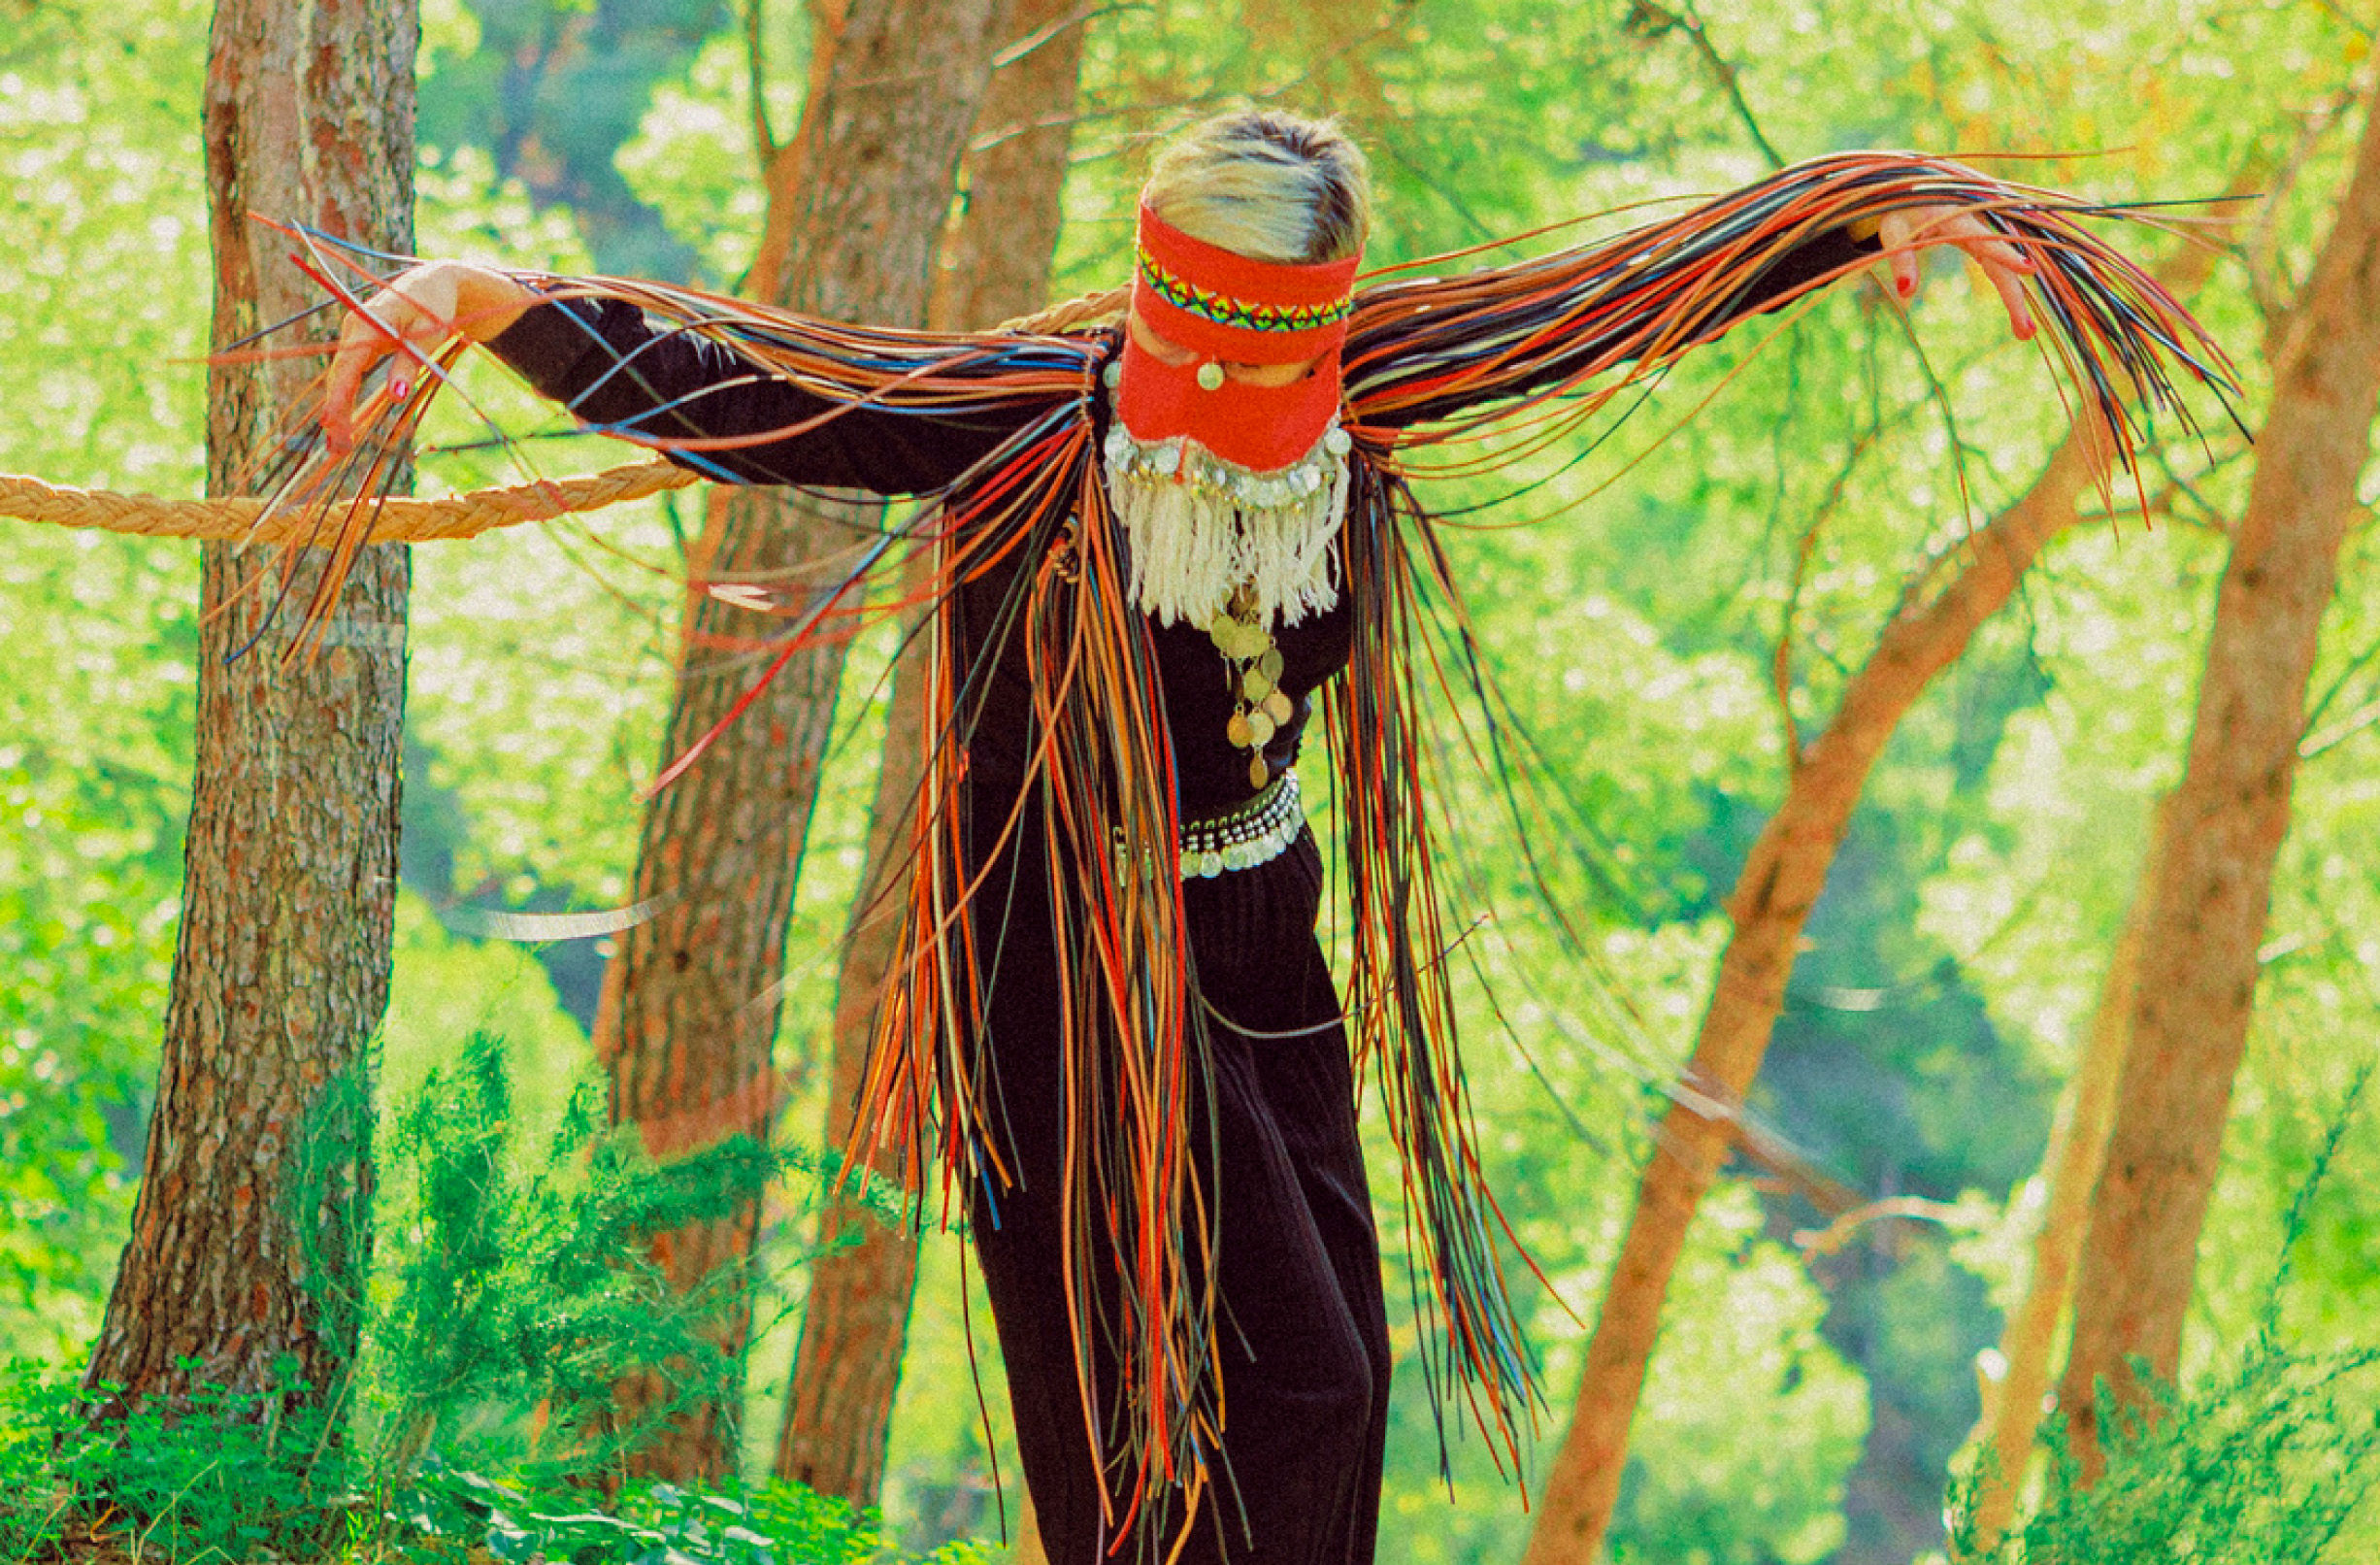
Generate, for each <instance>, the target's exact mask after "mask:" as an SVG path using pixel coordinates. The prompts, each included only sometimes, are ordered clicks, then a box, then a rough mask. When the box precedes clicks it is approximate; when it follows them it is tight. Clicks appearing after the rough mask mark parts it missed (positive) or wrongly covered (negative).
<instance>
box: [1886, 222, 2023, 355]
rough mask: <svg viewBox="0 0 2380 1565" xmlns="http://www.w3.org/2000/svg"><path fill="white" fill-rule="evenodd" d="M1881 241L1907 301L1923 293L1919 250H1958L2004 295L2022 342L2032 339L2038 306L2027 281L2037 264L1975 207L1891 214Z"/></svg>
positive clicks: (1896, 287) (1896, 284)
mask: <svg viewBox="0 0 2380 1565" xmlns="http://www.w3.org/2000/svg"><path fill="white" fill-rule="evenodd" d="M1876 241H1877V243H1878V244H1880V245H1882V246H1883V247H1884V264H1885V265H1886V266H1888V267H1890V268H1891V269H1892V275H1893V290H1894V291H1895V292H1896V293H1898V294H1899V295H1900V296H1901V298H1903V299H1906V298H1909V297H1911V296H1912V295H1914V294H1915V293H1916V292H1917V253H1918V251H1919V250H1924V249H1925V248H1926V247H1928V246H1930V245H1956V246H1958V247H1959V249H1961V250H1965V251H1966V252H1967V259H1968V260H1970V261H1972V262H1974V263H1975V269H1976V270H1977V271H1979V272H1981V273H1982V274H1983V276H1984V280H1985V281H1986V282H1988V283H1991V284H1992V286H1993V288H1994V289H1995V290H1996V291H1997V292H1998V293H1999V294H2000V304H2001V305H2003V306H2004V307H2006V309H2007V312H2008V327H2009V329H2010V330H2012V331H2014V332H2015V333H2016V335H2017V340H2018V341H2020V342H2027V341H2031V340H2032V337H2033V305H2032V303H2031V302H2030V301H2029V300H2027V299H2026V297H2025V280H2026V279H2027V278H2029V277H2031V276H2033V272H2034V271H2035V270H2036V267H2035V263H2034V261H2033V257H2032V256H2030V255H2027V254H2026V253H2025V252H2024V251H2023V250H2019V249H2017V247H2016V246H2015V245H2014V244H2012V243H2011V242H2010V241H2009V239H2008V236H2007V235H2005V234H2003V233H2001V232H2000V230H1998V229H1996V228H1993V227H1992V226H1990V225H1989V224H1987V223H1986V222H1985V221H1984V220H1983V219H1982V218H1981V217H1979V216H1976V215H1975V214H1974V213H1973V212H1972V211H1970V210H1969V209H1967V208H1965V207H1950V206H1934V207H1907V208H1903V209H1902V210H1901V211H1898V212H1888V213H1886V214H1885V215H1884V216H1883V217H1882V218H1880V219H1878V221H1877V223H1876Z"/></svg>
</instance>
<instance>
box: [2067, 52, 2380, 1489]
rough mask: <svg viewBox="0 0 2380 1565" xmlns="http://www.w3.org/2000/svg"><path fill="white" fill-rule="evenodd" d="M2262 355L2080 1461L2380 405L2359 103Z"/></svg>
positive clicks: (2379, 175)
mask: <svg viewBox="0 0 2380 1565" xmlns="http://www.w3.org/2000/svg"><path fill="white" fill-rule="evenodd" d="M2365 114H2366V120H2365V123H2364V127H2363V142H2362V145H2361V146H2360V147H2359V148H2358V150H2357V153H2356V164H2355V170H2354V173H2353V176H2352V177H2351V179H2350V180H2349V183H2348V185H2347V190H2346V193H2345V194H2344V195H2343V196H2342V197H2341V198H2340V201H2339V206H2338V212H2337V216H2336V217H2335V218H2334V219H2333V224H2332V227H2331V230H2330V237H2329V238H2328V239H2327V240H2326V241H2325V242H2324V244H2323V248H2322V252H2321V255H2320V256H2319V258H2318V259H2317V261H2316V263H2315V267H2314V274H2313V277H2312V280H2311V282H2310V283H2308V285H2307V287H2306V291H2305V294H2304V297H2303V298H2302V300H2301V301H2300V302H2299V303H2298V305H2297V309H2296V310H2295V311H2294V312H2293V314H2292V318H2291V320H2290V321H2289V324H2288V328H2287V331H2286V333H2285V335H2284V336H2283V338H2282V341H2281V344H2280V347H2279V349H2278V350H2276V351H2275V352H2274V354H2273V389H2272V402H2271V406H2270V409H2269V411H2268V412H2267V413H2266V415H2265V418H2264V429H2263V431H2262V433H2261V434H2260V435H2259V436H2258V439H2257V460H2256V476H2255V478H2254V479H2253V480H2252V481H2251V482H2250V484H2249V490H2248V502H2247V511H2246V514H2245V515H2244V516H2242V517H2241V518H2240V523H2239V527H2238V529H2237V531H2236V532H2235V533H2234V535H2233V537H2232V541H2231V560H2230V562H2229V564H2228V565H2227V566H2226V568H2225V570H2224V576H2223V584H2222V587H2221V589H2220V591H2219V593H2218V595H2217V597H2216V600H2215V625H2214V633H2213V635H2212V636H2211V637H2210V639H2209V641H2208V644H2207V650H2206V672H2205V675H2204V677H2203V679H2202V680H2201V682H2200V683H2199V687H2198V716H2197V721H2196V726H2195V728H2194V730H2193V732H2192V735H2191V743H2190V757H2189V761H2188V763H2187V765H2186V767H2185V769H2184V771H2183V774H2182V780H2181V782H2180V783H2179V784H2178V785H2177V786H2176V788H2175V789H2174V794H2173V818H2172V822H2171V826H2170V829H2169V830H2168V832H2167V833H2166V840H2165V844H2164V845H2163V848H2162V869H2161V873H2160V875H2159V877H2158V882H2157V887H2156V897H2155V901H2154V903H2153V904H2152V908H2151V912H2150V915H2149V919H2148V924H2147V927H2146V930H2145V932H2144V935H2143V937H2142V941H2141V965H2140V988H2139V994H2138V996H2137V998H2136V1000H2135V1002H2134V1006H2133V1012H2132V1049H2131V1052H2130V1054H2129V1056H2128V1057H2127V1058H2126V1061H2125V1066H2124V1077H2123V1083H2122V1086H2121V1088H2120V1090H2119V1093H2118V1097H2117V1104H2118V1107H2117V1110H2116V1120H2115V1126H2114V1129H2113V1131H2112V1132H2111V1134H2110V1137H2109V1141H2108V1147H2107V1158H2106V1164H2105V1167H2104V1169H2103V1170H2102V1171H2101V1173H2100V1175H2099V1189H2098V1191H2097V1194H2096V1196H2095V1198H2094V1201H2093V1205H2092V1212H2091V1227H2090V1233H2089V1236H2088V1238H2087V1239H2086V1241H2085V1244H2084V1249H2083V1262H2082V1277H2081V1282H2080V1284H2079V1287H2078V1291H2077V1293H2076V1302H2075V1316H2074V1341H2073V1346H2072V1349H2070V1351H2069V1352H2068V1355H2067V1359H2066V1376H2065V1379H2064V1382H2063V1383H2062V1384H2061V1387H2060V1390H2059V1401H2060V1405H2061V1407H2062V1409H2063V1411H2064V1413H2065V1415H2066V1422H2067V1427H2068V1430H2069V1432H2070V1434H2071V1436H2072V1438H2073V1443H2074V1447H2075V1450H2076V1452H2077V1454H2078V1455H2079V1456H2080V1457H2081V1459H2082V1460H2083V1463H2084V1470H2085V1472H2086V1473H2095V1472H2096V1470H2097V1463H2098V1461H2099V1454H2100V1453H2099V1443H2098V1419H2099V1412H2100V1402H2099V1384H2100V1382H2105V1384H2106V1385H2107V1386H2108V1387H2109V1388H2110V1390H2111V1391H2112V1394H2113V1395H2114V1397H2115V1398H2116V1399H2117V1401H2118V1402H2119V1403H2120V1404H2123V1405H2126V1406H2131V1407H2134V1408H2138V1407H2140V1406H2141V1405H2142V1399H2143V1392H2144V1387H2142V1386H2141V1385H2140V1384H2139V1382H2138V1381H2137V1380H2136V1379H2135V1377H2134V1375H2133V1373H2132V1363H2131V1360H2132V1359H2133V1358H2134V1357H2137V1358H2139V1359H2141V1360H2143V1361H2145V1363H2146V1364H2147V1366H2148V1368H2149V1370H2150V1372H2151V1373H2152V1374H2154V1375H2155V1376H2157V1377H2160V1378H2162V1379H2166V1380H2170V1379H2171V1378H2172V1377H2173V1376H2174V1374H2175V1373H2176V1371H2177V1370H2178V1368H2179V1366H2180V1358H2181V1345H2182V1320H2183V1315H2184V1312H2185V1311H2186V1310H2187V1308H2188V1306H2189V1303H2190V1291H2191V1285H2192V1282H2193V1280H2194V1279H2195V1277H2196V1274H2197V1269H2198V1232H2199V1228H2200V1226H2201V1224H2202V1223H2203V1221H2204V1219H2205V1215H2206V1203H2207V1198H2208V1196H2209V1194H2210V1193H2211V1191H2212V1189H2213V1186H2214V1181H2215V1173H2216V1167H2217V1164H2218V1162H2219V1160H2220V1156H2221V1152H2222V1146H2223V1130H2224V1123H2225V1120H2226V1119H2227V1118H2228V1116H2229V1115H2230V1111H2231V1082H2232V1079H2233V1077H2234V1076H2235V1075H2236V1074H2237V1071H2238V1068H2239V1060H2240V1056H2241V1053H2242V1051H2243V1050H2244V1049H2245V1048H2246V1045H2247V1035H2248V1020H2249V1016H2250V1015H2251V1012H2252V1010H2253V1007H2254V1004H2255V999H2256V981H2257V949H2258V947H2259V946H2260V944H2261V943H2262V942H2263V940H2264V920H2265V916H2266V914H2267V912H2268V910H2269V907H2270V902H2271V890H2272V871H2273V861H2274V859H2275V857H2276V856H2277V855H2278V853H2279V850H2280V846H2281V839H2282V837H2283V835H2284V833H2285V832H2286V831H2287V830H2288V826H2289V804H2290V792H2291V788H2292V785H2293V783H2294V782H2295V780H2296V775H2297V747H2298V743H2299V741H2300V739H2301V738H2302V737H2303V736H2302V729H2303V726H2304V722H2305V694H2306V681H2307V679H2308V678H2309V676H2310V675H2311V673H2312V671H2313V666H2314V655H2315V650H2316V647H2317V644H2318V641H2319V638H2320V631H2321V626H2322V617H2323V614H2324V612H2325V611H2326V610H2327V609H2328V608H2329V606H2330V596H2331V592H2332V590H2333V587H2334V584H2335V581H2336V575H2337V567H2338V552H2339V548H2340V545H2341V543H2342V542H2343V541H2344V539H2345V537H2346V534H2347V531H2348V529H2349V527H2350V526H2351V525H2352V524H2353V522H2354V521H2355V519H2356V517H2357V516H2359V515H2361V510H2360V508H2359V506H2358V504H2357V500H2356V483H2357V479H2358V476H2359V475H2360V474H2361V473H2362V471H2363V465H2364V463H2365V461H2366V460H2367V459H2368V458H2369V456H2370V452H2371V423H2372V418H2373V415H2374V411H2375V408H2380V114H2375V113H2374V112H2373V100H2372V99H2371V98H2370V97H2369V96H2367V100H2366V104H2365Z"/></svg>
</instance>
